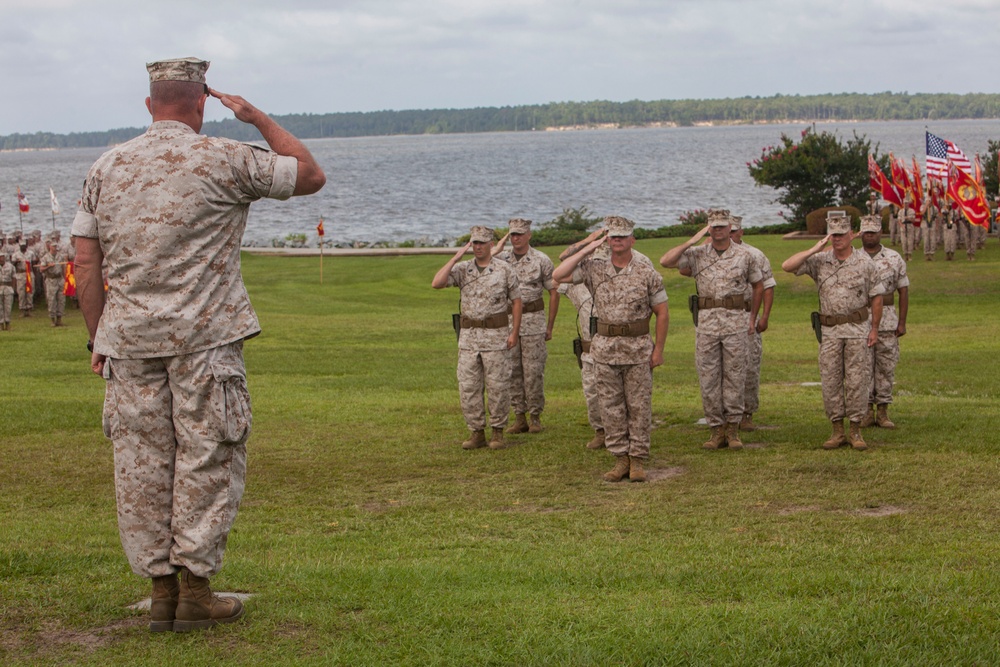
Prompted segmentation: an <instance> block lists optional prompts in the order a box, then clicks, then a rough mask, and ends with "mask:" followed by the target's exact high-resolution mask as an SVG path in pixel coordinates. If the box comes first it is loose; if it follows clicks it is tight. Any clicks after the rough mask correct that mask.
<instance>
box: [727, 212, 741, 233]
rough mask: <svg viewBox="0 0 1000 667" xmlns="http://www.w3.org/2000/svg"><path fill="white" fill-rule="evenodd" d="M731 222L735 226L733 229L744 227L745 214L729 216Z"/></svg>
mask: <svg viewBox="0 0 1000 667" xmlns="http://www.w3.org/2000/svg"><path fill="white" fill-rule="evenodd" d="M729 220H730V224H731V225H732V226H733V230H737V229H743V216H742V215H734V216H731V217H730V218H729Z"/></svg>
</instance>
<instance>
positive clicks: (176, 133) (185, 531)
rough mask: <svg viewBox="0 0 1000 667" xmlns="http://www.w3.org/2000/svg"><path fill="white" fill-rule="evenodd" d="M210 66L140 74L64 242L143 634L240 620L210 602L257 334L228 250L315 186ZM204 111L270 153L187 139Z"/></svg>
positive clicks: (218, 599) (240, 468)
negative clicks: (133, 118) (102, 383)
mask: <svg viewBox="0 0 1000 667" xmlns="http://www.w3.org/2000/svg"><path fill="white" fill-rule="evenodd" d="M208 65H209V64H208V63H207V62H205V61H203V60H198V59H195V58H184V59H179V60H166V61H159V62H154V63H150V64H149V65H147V70H148V72H149V81H150V86H149V97H148V98H146V107H147V109H148V110H149V112H150V114H151V115H152V121H153V122H152V124H151V125H150V127H149V129H148V130H147V131H146V133H145V134H143V135H141V136H139V137H137V138H135V139H133V140H132V141H129V142H127V143H125V144H122V145H121V146H118V147H116V148H114V149H112V150H110V151H109V152H107V153H105V154H104V155H103V156H102V157H100V158H99V159H98V160H97V162H96V163H94V165H93V166H92V167H91V169H90V171H89V172H88V174H87V177H86V180H85V181H84V187H83V196H82V203H81V205H80V210H79V211H78V212H77V214H76V218H75V219H74V221H73V231H72V233H73V236H74V237H76V248H77V258H76V260H77V262H76V263H77V271H76V272H77V285H78V299H79V303H80V310H81V311H82V313H83V316H84V320H85V321H86V323H87V329H88V332H89V334H90V337H91V340H90V342H88V347H90V348H92V350H93V352H92V356H91V368H92V370H93V371H94V372H95V373H97V374H99V375H102V376H103V377H104V378H105V380H106V382H107V386H106V393H105V401H104V418H103V423H104V432H105V435H106V436H108V437H110V438H111V440H112V442H113V443H114V458H115V490H116V496H117V500H118V527H119V533H120V535H121V540H122V545H123V546H124V548H125V553H126V555H127V556H128V559H129V563H130V564H131V566H132V571H133V572H135V573H136V574H138V575H139V576H142V577H147V578H150V579H152V582H153V586H152V605H151V610H150V626H149V627H150V630H152V631H154V632H158V631H167V630H173V631H175V632H184V631H188V630H194V629H201V628H206V627H210V626H212V625H215V624H216V623H228V622H232V621H235V620H237V619H238V618H240V617H241V616H242V614H243V605H242V603H241V602H240V601H239V600H238V599H237V598H235V597H228V596H227V597H222V596H218V595H215V594H213V593H212V590H211V588H210V587H209V577H212V576H213V575H215V574H216V573H217V572H218V571H219V569H220V568H221V567H222V554H223V552H224V551H225V547H226V540H227V538H228V535H229V531H230V528H231V526H232V524H233V521H234V520H235V518H236V512H237V508H238V507H239V503H240V498H241V497H242V495H243V488H244V480H245V475H246V441H247V438H248V437H249V435H250V427H251V413H250V396H249V393H248V392H247V383H246V368H245V365H244V362H243V341H244V340H245V339H248V338H252V337H253V336H256V335H257V334H259V333H260V325H259V324H258V322H257V317H256V315H255V313H254V310H253V307H252V306H251V305H250V300H249V298H248V296H247V292H246V289H245V287H244V285H243V280H242V277H241V275H240V242H241V239H242V236H243V231H244V229H245V227H246V221H247V213H248V211H249V207H250V203H251V202H253V201H256V200H258V199H260V198H263V197H268V198H272V199H281V200H283V199H288V198H289V197H291V196H293V195H306V194H311V193H313V192H317V191H318V190H319V189H320V188H322V187H323V185H324V183H325V182H326V176H325V175H324V174H323V170H322V169H321V168H320V167H319V165H318V164H317V163H316V161H315V159H313V156H312V155H311V154H310V153H309V151H308V149H306V147H305V146H304V145H303V144H302V143H301V142H300V141H299V140H297V139H296V138H295V137H293V136H292V135H291V134H290V133H288V132H287V131H286V130H284V129H282V128H281V127H280V126H279V125H278V124H277V123H276V122H275V121H274V120H273V119H271V118H270V117H269V116H267V114H265V113H263V112H262V111H260V110H258V109H257V108H255V107H254V106H253V105H251V104H250V103H248V102H247V101H246V100H244V99H243V98H242V97H239V96H235V95H227V94H224V93H220V92H217V91H215V90H212V89H210V88H209V87H208V86H207V85H206V83H205V71H206V70H207V69H208ZM210 95H211V96H212V97H215V98H218V99H219V100H220V101H221V102H222V104H223V105H224V106H226V107H227V108H228V109H230V110H231V111H233V113H234V114H235V116H236V118H237V119H238V120H240V121H242V122H244V123H247V124H249V125H253V126H254V127H256V128H257V130H259V131H260V133H261V135H262V136H263V137H264V140H265V141H266V142H267V144H268V146H270V148H271V150H267V149H264V148H260V147H258V146H254V145H251V144H243V143H238V142H235V141H231V140H228V139H221V138H213V137H206V136H203V135H200V134H198V132H199V131H200V130H201V126H202V123H203V121H204V115H205V104H206V102H207V100H208V97H209V96H210ZM104 262H106V263H107V272H108V291H107V294H106V295H105V290H104V279H103V277H102V271H101V266H102V263H104ZM178 573H180V581H178Z"/></svg>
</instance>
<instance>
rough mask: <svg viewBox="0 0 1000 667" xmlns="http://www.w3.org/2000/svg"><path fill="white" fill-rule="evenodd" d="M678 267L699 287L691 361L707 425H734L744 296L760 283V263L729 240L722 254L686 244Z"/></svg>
mask: <svg viewBox="0 0 1000 667" xmlns="http://www.w3.org/2000/svg"><path fill="white" fill-rule="evenodd" d="M677 268H679V269H681V270H682V271H683V270H684V269H690V270H691V277H692V278H694V279H695V281H696V284H697V286H698V305H699V312H698V324H697V326H696V328H695V331H696V336H695V365H696V366H697V368H698V380H699V382H700V384H701V403H702V408H703V409H704V411H705V419H706V420H707V421H708V425H709V426H710V427H717V426H723V425H725V424H727V423H736V424H738V423H739V422H740V421H741V420H742V419H743V413H744V392H745V389H746V370H747V366H746V362H747V345H748V344H749V339H750V336H749V335H748V333H747V331H748V329H749V326H750V322H749V306H750V303H749V302H747V301H746V298H745V295H746V294H747V292H752V285H753V283H758V282H761V280H762V275H761V271H760V267H759V266H758V263H757V261H755V260H754V258H753V256H752V255H751V254H750V253H749V252H747V251H746V250H745V249H744V248H743V247H742V246H740V245H739V244H737V243H730V244H729V247H728V248H726V250H725V251H723V252H722V254H719V253H718V252H717V251H716V250H715V249H714V248H713V247H712V245H711V244H707V245H694V246H691V247H690V248H688V249H687V250H685V251H684V254H683V255H681V258H680V261H679V263H678V264H677ZM744 304H746V307H745V306H744Z"/></svg>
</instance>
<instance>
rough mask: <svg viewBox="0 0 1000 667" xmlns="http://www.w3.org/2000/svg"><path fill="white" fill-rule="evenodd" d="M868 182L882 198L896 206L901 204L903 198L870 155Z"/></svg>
mask: <svg viewBox="0 0 1000 667" xmlns="http://www.w3.org/2000/svg"><path fill="white" fill-rule="evenodd" d="M868 182H869V184H870V185H871V188H872V190H874V191H875V192H877V193H878V194H879V195H881V197H882V199H884V200H886V201H887V202H889V203H890V204H895V205H896V206H902V205H903V198H902V197H901V196H900V194H899V191H898V190H896V187H895V186H894V185H893V184H892V183H890V182H889V179H888V178H886V176H885V174H883V173H882V170H881V169H880V168H879V166H878V163H877V162H876V161H875V158H873V157H872V156H871V155H869V156H868Z"/></svg>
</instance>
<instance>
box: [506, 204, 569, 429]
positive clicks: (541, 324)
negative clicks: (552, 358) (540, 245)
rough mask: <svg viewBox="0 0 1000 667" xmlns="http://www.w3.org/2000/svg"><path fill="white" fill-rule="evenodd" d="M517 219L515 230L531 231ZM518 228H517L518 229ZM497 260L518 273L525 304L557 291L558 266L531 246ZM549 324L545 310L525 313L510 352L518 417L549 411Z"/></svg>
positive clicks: (512, 396) (515, 220)
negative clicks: (523, 251)
mask: <svg viewBox="0 0 1000 667" xmlns="http://www.w3.org/2000/svg"><path fill="white" fill-rule="evenodd" d="M525 222H527V221H523V220H519V219H517V218H515V219H514V220H512V221H511V222H510V225H511V227H510V229H511V231H517V230H521V232H520V233H527V231H530V224H531V223H530V222H529V223H528V224H527V225H525V224H524V223H525ZM515 227H516V228H515ZM497 259H500V260H503V261H505V262H507V263H508V264H510V265H511V266H512V267H513V268H514V271H516V272H517V280H518V285H520V287H521V303H522V304H526V303H530V302H532V301H535V300H537V299H544V298H545V297H546V296H547V294H548V291H549V290H552V289H555V288H556V283H555V281H554V280H552V271H553V269H554V266H553V264H552V260H551V259H549V257H548V255H546V254H545V253H543V252H541V251H540V250H536V249H535V248H532V247H529V248H528V251H527V252H526V253H524V255H522V256H521V257H518V256H517V254H516V253H515V252H514V251H513V249H510V250H504V251H503V252H501V253H499V254H498V255H497ZM547 328H548V321H547V318H546V313H545V310H536V311H535V312H533V313H524V312H522V313H521V329H520V339H519V341H518V344H517V345H515V346H514V347H513V348H511V350H510V372H511V378H510V384H511V386H510V394H511V407H513V409H514V412H516V413H518V414H525V413H529V414H533V415H538V414H541V413H542V410H544V408H545V362H546V360H547V359H548V349H547V348H546V346H545V332H546V329H547Z"/></svg>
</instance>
